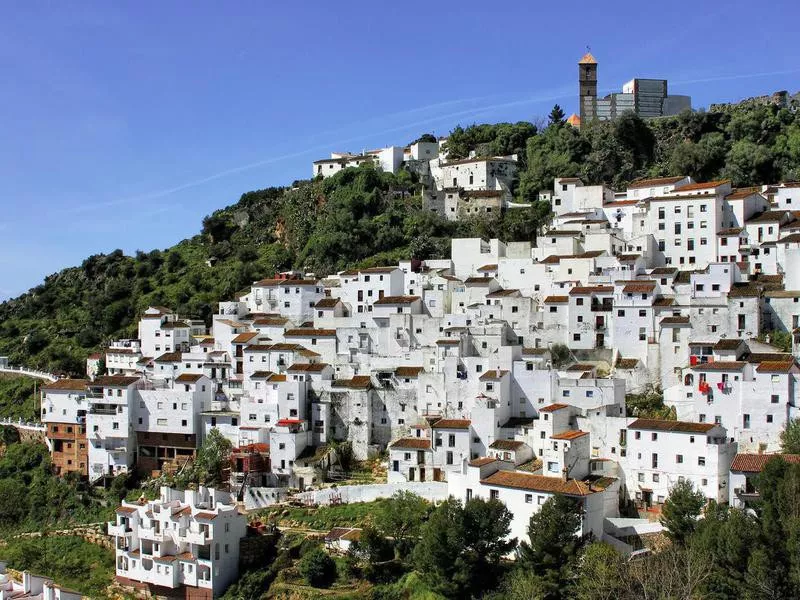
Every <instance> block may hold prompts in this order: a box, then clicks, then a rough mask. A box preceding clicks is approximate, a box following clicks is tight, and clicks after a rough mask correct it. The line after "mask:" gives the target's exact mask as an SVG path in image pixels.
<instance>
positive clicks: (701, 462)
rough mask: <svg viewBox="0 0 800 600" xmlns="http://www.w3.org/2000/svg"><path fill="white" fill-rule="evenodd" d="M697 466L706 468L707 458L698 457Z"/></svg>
mask: <svg viewBox="0 0 800 600" xmlns="http://www.w3.org/2000/svg"><path fill="white" fill-rule="evenodd" d="M697 466H699V467H705V466H706V457H705V456H698V457H697Z"/></svg>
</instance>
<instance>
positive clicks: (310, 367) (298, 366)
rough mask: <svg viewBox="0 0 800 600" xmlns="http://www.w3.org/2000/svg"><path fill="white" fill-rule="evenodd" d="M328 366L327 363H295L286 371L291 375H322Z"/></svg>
mask: <svg viewBox="0 0 800 600" xmlns="http://www.w3.org/2000/svg"><path fill="white" fill-rule="evenodd" d="M327 366H328V364H327V363H294V364H293V365H292V366H290V367H289V368H288V369H286V371H287V372H289V373H292V372H295V373H321V372H322V371H324V370H325V369H326V368H327Z"/></svg>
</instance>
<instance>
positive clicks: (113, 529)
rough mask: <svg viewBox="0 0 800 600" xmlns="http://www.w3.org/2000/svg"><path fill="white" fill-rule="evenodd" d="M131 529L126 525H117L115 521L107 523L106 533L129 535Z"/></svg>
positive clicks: (118, 535) (131, 531)
mask: <svg viewBox="0 0 800 600" xmlns="http://www.w3.org/2000/svg"><path fill="white" fill-rule="evenodd" d="M132 533H133V530H132V529H131V528H130V527H128V526H127V525H117V524H116V523H109V524H108V535H111V536H116V537H121V536H126V535H131V534H132Z"/></svg>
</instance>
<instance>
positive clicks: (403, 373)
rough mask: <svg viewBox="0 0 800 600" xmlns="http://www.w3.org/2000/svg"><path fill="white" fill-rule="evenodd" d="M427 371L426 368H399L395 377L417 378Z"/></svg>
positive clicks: (395, 372)
mask: <svg viewBox="0 0 800 600" xmlns="http://www.w3.org/2000/svg"><path fill="white" fill-rule="evenodd" d="M423 371H425V367H397V368H396V369H395V370H394V374H395V377H417V376H419V374H420V373H422V372H423Z"/></svg>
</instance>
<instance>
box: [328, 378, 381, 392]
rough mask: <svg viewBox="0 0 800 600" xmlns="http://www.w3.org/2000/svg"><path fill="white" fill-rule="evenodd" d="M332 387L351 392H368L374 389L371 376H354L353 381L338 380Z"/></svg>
mask: <svg viewBox="0 0 800 600" xmlns="http://www.w3.org/2000/svg"><path fill="white" fill-rule="evenodd" d="M331 385H332V386H333V387H343V388H350V389H351V390H368V389H369V388H371V387H372V378H371V377H370V376H369V375H354V376H353V377H352V378H351V379H336V380H334V381H333V383H331Z"/></svg>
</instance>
